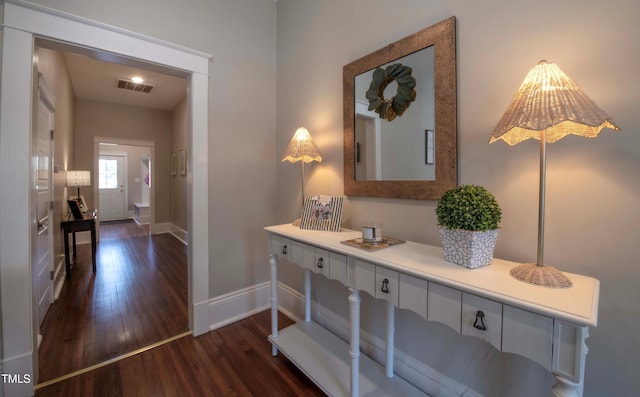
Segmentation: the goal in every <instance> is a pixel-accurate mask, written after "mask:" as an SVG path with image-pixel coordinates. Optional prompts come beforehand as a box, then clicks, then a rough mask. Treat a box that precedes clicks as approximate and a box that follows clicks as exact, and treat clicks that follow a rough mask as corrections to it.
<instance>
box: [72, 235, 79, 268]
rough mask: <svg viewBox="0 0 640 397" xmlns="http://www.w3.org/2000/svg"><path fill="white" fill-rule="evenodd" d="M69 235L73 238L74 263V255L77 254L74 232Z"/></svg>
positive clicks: (74, 259)
mask: <svg viewBox="0 0 640 397" xmlns="http://www.w3.org/2000/svg"><path fill="white" fill-rule="evenodd" d="M71 235H72V236H73V237H72V240H73V263H76V253H77V252H78V251H76V232H72V233H71Z"/></svg>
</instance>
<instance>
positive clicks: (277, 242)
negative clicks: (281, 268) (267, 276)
mask: <svg viewBox="0 0 640 397" xmlns="http://www.w3.org/2000/svg"><path fill="white" fill-rule="evenodd" d="M269 253H270V254H273V255H278V256H280V257H282V258H286V259H288V260H290V259H291V240H290V239H288V238H286V237H282V236H278V235H277V234H269Z"/></svg>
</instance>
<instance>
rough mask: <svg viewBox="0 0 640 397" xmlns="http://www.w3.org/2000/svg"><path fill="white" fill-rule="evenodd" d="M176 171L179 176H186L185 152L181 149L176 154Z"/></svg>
mask: <svg viewBox="0 0 640 397" xmlns="http://www.w3.org/2000/svg"><path fill="white" fill-rule="evenodd" d="M178 170H179V171H180V175H187V150H186V149H182V150H180V151H179V152H178Z"/></svg>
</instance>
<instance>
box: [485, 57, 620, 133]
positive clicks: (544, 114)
mask: <svg viewBox="0 0 640 397" xmlns="http://www.w3.org/2000/svg"><path fill="white" fill-rule="evenodd" d="M603 128H610V129H612V130H618V127H616V126H615V125H614V124H613V122H612V121H611V119H610V117H609V116H608V115H607V114H606V113H605V112H603V111H602V110H600V108H598V106H596V104H595V103H594V102H593V101H592V100H591V99H590V98H589V97H588V96H587V95H586V94H585V93H584V92H583V91H582V90H581V89H580V87H578V86H577V85H576V84H575V83H574V82H573V81H572V80H571V79H570V78H569V77H568V76H567V75H566V74H564V72H562V70H560V68H559V67H558V66H557V65H556V64H554V63H549V62H547V61H540V62H539V63H538V64H537V65H536V66H534V67H533V69H531V70H530V71H529V74H528V75H527V77H526V78H525V80H524V82H523V83H522V85H521V86H520V89H518V92H517V93H516V95H515V97H514V98H513V100H512V101H511V104H510V105H509V107H508V108H507V111H506V112H505V113H504V115H503V116H502V118H501V119H500V121H499V122H498V125H497V126H496V128H495V129H494V130H493V133H492V134H491V139H490V140H489V143H493V142H495V141H497V140H500V139H502V140H503V141H505V142H506V143H508V144H509V145H515V144H517V143H520V142H522V141H524V140H527V139H529V138H534V139H540V131H543V130H544V131H545V134H546V141H547V142H549V143H552V142H555V141H557V140H559V139H562V138H564V137H565V136H566V135H569V134H574V135H580V136H584V137H588V138H595V137H596V136H597V135H598V134H599V133H600V131H601V130H602V129H603Z"/></svg>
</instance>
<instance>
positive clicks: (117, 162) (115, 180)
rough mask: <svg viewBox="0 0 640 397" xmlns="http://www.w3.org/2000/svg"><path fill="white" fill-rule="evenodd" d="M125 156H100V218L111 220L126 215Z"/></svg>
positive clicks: (122, 217)
mask: <svg viewBox="0 0 640 397" xmlns="http://www.w3.org/2000/svg"><path fill="white" fill-rule="evenodd" d="M124 170H125V157H124V156H118V155H102V154H101V155H100V157H99V158H98V189H99V191H100V209H99V212H98V214H99V215H100V220H102V221H109V220H116V219H124V218H125V217H126V214H127V211H126V200H125V198H126V197H127V195H126V192H125V183H124V178H125V175H124Z"/></svg>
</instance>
